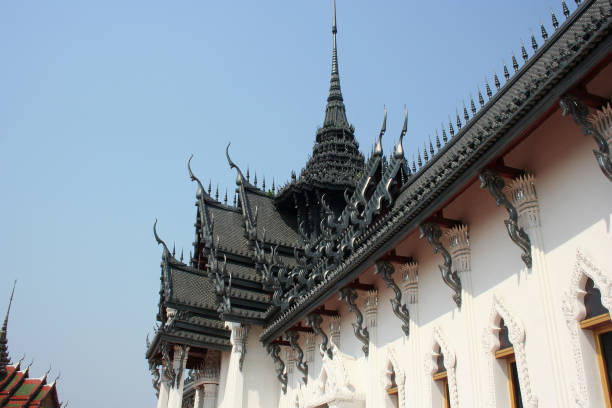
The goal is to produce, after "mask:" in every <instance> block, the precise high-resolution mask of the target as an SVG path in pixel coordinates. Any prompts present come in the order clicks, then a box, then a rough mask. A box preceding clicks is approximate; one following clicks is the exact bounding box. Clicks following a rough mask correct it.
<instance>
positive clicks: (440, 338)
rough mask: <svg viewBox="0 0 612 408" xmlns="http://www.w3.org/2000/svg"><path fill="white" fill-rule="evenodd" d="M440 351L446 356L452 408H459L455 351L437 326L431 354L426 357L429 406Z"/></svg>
mask: <svg viewBox="0 0 612 408" xmlns="http://www.w3.org/2000/svg"><path fill="white" fill-rule="evenodd" d="M438 348H439V349H440V353H442V355H443V356H444V368H445V369H446V375H447V378H448V394H449V395H448V397H449V399H450V406H451V408H459V393H458V391H457V372H456V365H457V359H456V357H455V351H454V350H452V349H451V348H450V347H449V346H448V343H447V342H446V336H445V335H444V333H443V332H442V329H441V328H440V327H439V326H435V327H434V328H433V335H432V341H431V346H430V347H429V354H427V355H426V356H425V375H426V377H427V378H426V381H425V384H428V386H427V387H426V390H427V396H428V397H427V399H428V400H429V406H431V404H432V401H431V383H432V376H433V375H434V374H435V373H436V370H437V369H438V361H437V359H438V352H437V349H438Z"/></svg>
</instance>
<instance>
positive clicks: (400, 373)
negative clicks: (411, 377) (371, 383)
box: [380, 346, 406, 408]
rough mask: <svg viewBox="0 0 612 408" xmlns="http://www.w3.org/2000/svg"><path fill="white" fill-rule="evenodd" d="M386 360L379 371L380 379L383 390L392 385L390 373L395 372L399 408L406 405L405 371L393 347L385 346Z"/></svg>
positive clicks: (403, 407)
mask: <svg viewBox="0 0 612 408" xmlns="http://www.w3.org/2000/svg"><path fill="white" fill-rule="evenodd" d="M385 358H386V361H385V363H384V364H383V369H382V370H381V372H380V379H381V381H382V386H383V388H384V389H385V390H388V389H389V388H391V385H393V383H392V381H391V375H392V374H393V373H395V383H396V384H397V398H398V401H399V408H405V407H406V373H405V372H404V370H403V369H402V366H401V365H400V363H399V361H400V360H399V359H398V358H397V351H396V350H395V348H394V347H392V346H389V347H387V352H386V357H385Z"/></svg>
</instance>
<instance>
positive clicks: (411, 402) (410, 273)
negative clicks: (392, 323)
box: [402, 262, 423, 407]
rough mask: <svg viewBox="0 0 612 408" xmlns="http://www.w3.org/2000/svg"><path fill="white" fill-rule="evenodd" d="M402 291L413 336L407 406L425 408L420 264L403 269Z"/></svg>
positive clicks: (410, 264)
mask: <svg viewBox="0 0 612 408" xmlns="http://www.w3.org/2000/svg"><path fill="white" fill-rule="evenodd" d="M402 290H403V292H404V298H405V299H406V307H407V308H408V311H409V312H410V320H409V322H408V324H409V327H410V329H409V330H410V333H411V336H410V337H408V338H407V340H408V350H409V352H408V353H407V355H406V358H407V360H408V361H407V364H406V366H407V367H410V371H406V374H407V375H408V376H409V377H408V379H407V381H406V382H405V384H406V387H407V389H406V391H405V395H406V396H407V397H406V398H407V399H408V401H406V405H407V406H409V407H419V406H423V404H422V401H423V399H422V398H423V397H422V395H421V394H422V393H423V378H422V377H423V375H422V374H421V370H420V367H421V360H420V356H421V336H420V335H419V304H418V302H419V264H418V263H416V262H409V263H406V264H404V265H403V267H402Z"/></svg>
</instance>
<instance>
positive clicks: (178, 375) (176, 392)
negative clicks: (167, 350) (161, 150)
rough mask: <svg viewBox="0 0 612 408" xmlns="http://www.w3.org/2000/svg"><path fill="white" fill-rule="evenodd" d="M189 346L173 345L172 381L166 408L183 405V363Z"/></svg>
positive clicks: (179, 407)
mask: <svg viewBox="0 0 612 408" xmlns="http://www.w3.org/2000/svg"><path fill="white" fill-rule="evenodd" d="M188 354H189V346H174V357H173V359H172V370H173V375H172V377H173V381H172V383H171V386H170V393H169V396H168V408H181V406H182V405H183V385H184V381H183V380H184V379H185V365H186V364H187V355H188Z"/></svg>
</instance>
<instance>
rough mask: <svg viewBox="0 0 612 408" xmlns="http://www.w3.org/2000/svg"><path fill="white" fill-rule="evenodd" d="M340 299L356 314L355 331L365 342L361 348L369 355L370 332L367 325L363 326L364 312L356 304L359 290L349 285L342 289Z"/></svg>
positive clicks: (361, 340) (360, 339)
mask: <svg viewBox="0 0 612 408" xmlns="http://www.w3.org/2000/svg"><path fill="white" fill-rule="evenodd" d="M340 300H342V301H344V302H345V303H346V304H347V306H348V308H349V311H350V312H351V313H353V314H355V317H356V322H355V323H353V331H354V332H355V337H357V340H359V341H360V342H362V343H363V346H362V347H361V349H362V350H363V354H365V356H366V357H367V356H368V353H369V351H368V348H369V344H370V333H369V332H368V329H367V327H363V314H362V313H361V311H359V308H358V307H357V304H355V301H356V300H357V291H356V290H355V289H353V288H349V287H347V288H343V289H340Z"/></svg>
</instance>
